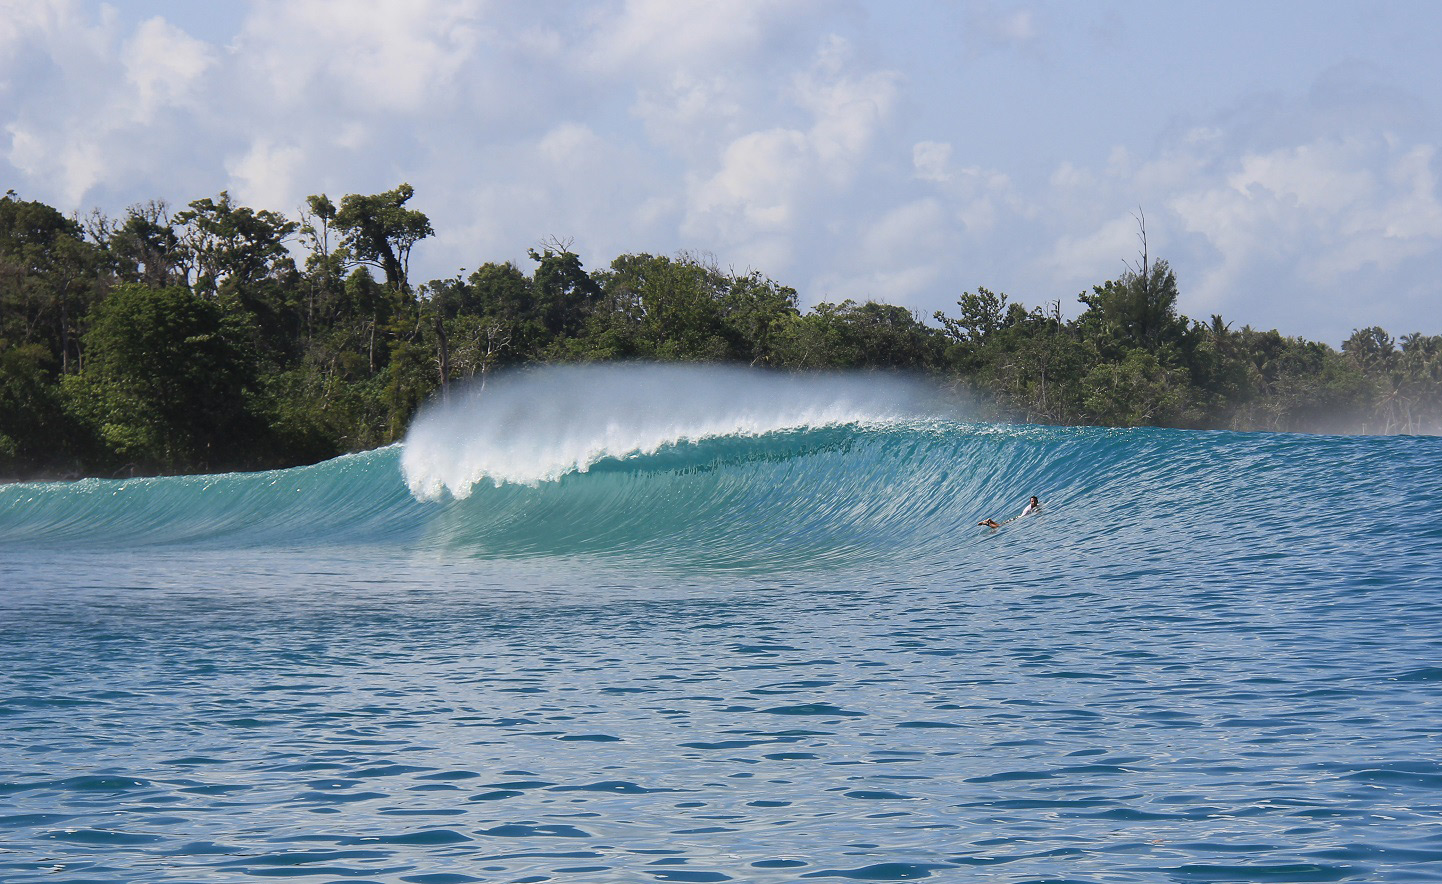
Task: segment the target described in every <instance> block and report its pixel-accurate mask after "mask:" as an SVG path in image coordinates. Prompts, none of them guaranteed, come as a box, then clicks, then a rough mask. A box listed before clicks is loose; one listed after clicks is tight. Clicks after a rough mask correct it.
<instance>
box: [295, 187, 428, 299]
mask: <svg viewBox="0 0 1442 884" xmlns="http://www.w3.org/2000/svg"><path fill="white" fill-rule="evenodd" d="M414 195H415V188H413V187H411V186H410V185H409V184H402V185H400V186H399V187H397V188H395V189H394V190H388V191H386V192H385V193H377V194H371V195H362V194H356V193H351V194H347V195H346V196H344V197H342V198H341V201H340V208H339V209H337V210H336V212H335V216H334V218H333V219H331V223H333V225H334V227H335V229H336V230H337V231H339V232H340V234H341V235H342V237H343V238H342V240H341V243H342V245H343V246H344V247H345V248H346V249H348V250H349V252H350V254H351V255H352V256H353V257H354V259H355V260H356V261H359V262H361V263H363V264H369V265H371V266H373V267H377V268H379V269H380V270H381V271H382V272H383V273H385V275H386V285H388V286H390V287H391V288H393V289H396V290H398V291H402V292H406V293H409V292H410V282H409V279H408V277H409V275H410V256H411V249H412V248H413V247H414V246H415V244H416V243H418V242H420V241H421V240H423V239H425V238H426V237H429V236H434V235H435V230H434V229H432V227H431V220H430V219H429V218H427V217H426V215H425V213H423V212H419V211H417V210H415V209H408V208H406V203H408V202H410V199H411V197H413V196H414ZM326 203H329V200H328V199H327V198H326V197H325V195H324V194H322V195H320V196H319V197H312V198H311V206H312V209H313V210H315V209H316V207H317V206H318V205H321V206H323V205H324V204H326ZM317 211H318V210H317Z"/></svg>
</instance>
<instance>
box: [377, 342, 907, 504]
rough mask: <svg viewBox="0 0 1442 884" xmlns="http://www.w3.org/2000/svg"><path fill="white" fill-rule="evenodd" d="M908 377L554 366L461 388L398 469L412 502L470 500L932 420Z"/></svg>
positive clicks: (421, 428)
mask: <svg viewBox="0 0 1442 884" xmlns="http://www.w3.org/2000/svg"><path fill="white" fill-rule="evenodd" d="M932 394H933V390H932V389H931V388H930V387H928V386H927V385H925V384H923V383H921V382H919V381H915V380H911V379H908V378H904V377H897V376H884V375H860V374H855V375H844V374H813V375H786V374H776V373H772V372H767V371H761V370H756V369H744V368H738V367H722V366H709V365H704V366H703V365H644V364H632V365H614V364H612V365H586V366H550V367H545V368H540V369H534V370H529V371H516V372H511V373H507V374H503V375H500V376H498V377H494V378H491V379H490V380H489V381H487V382H485V383H471V384H469V385H467V386H464V387H460V388H457V389H453V390H452V391H451V394H450V396H448V397H447V398H445V399H443V400H436V401H433V402H432V403H431V404H430V405H428V406H427V407H426V408H424V409H422V411H421V412H420V414H419V415H417V417H416V420H415V422H414V423H413V424H412V425H411V429H410V431H409V433H407V435H406V440H405V450H404V452H403V454H402V455H401V466H402V469H403V471H404V473H405V477H406V483H407V484H408V485H409V486H410V489H411V492H412V493H413V494H414V495H416V497H418V498H420V499H423V500H433V499H437V498H439V497H441V496H442V495H443V494H444V493H446V492H449V493H450V494H451V495H452V496H453V497H456V498H465V497H468V496H469V495H470V494H471V491H472V489H473V488H474V487H475V486H476V485H477V484H478V483H481V482H485V481H489V482H491V483H494V484H496V485H502V484H518V485H536V484H538V483H541V482H550V481H555V480H557V479H559V478H561V477H562V476H564V475H567V474H569V473H583V472H586V471H588V470H590V469H591V468H592V467H594V466H595V465H596V464H598V463H600V462H601V461H604V460H624V459H627V458H634V457H641V456H646V455H651V454H655V453H656V452H658V451H660V450H661V449H663V448H666V447H667V446H674V445H677V444H684V443H692V442H698V441H703V440H707V439H715V438H720V437H755V436H762V435H766V434H768V433H776V432H782V431H787V430H805V429H820V428H824V427H835V426H845V425H853V426H861V425H879V424H887V423H895V422H898V421H905V420H910V419H916V418H919V417H924V416H926V415H928V414H929V413H931V410H932V409H933V408H934V401H933V399H932Z"/></svg>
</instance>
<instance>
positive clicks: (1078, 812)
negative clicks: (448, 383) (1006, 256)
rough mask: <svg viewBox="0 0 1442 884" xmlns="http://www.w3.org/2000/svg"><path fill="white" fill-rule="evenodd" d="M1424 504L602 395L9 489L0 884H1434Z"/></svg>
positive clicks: (5, 500)
mask: <svg viewBox="0 0 1442 884" xmlns="http://www.w3.org/2000/svg"><path fill="white" fill-rule="evenodd" d="M1031 494H1037V495H1039V496H1040V497H1041V499H1042V501H1043V503H1044V509H1043V511H1042V513H1041V514H1039V515H1036V516H1029V517H1027V518H1024V519H1020V520H1017V521H1014V522H1011V523H1009V524H1007V525H1005V526H1004V527H1003V528H1002V529H1000V530H998V531H989V530H987V529H984V528H978V527H975V523H976V522H977V520H978V519H981V518H985V517H988V516H995V517H997V518H998V519H1001V518H1007V517H1010V516H1015V515H1016V514H1017V513H1018V512H1019V511H1020V510H1021V508H1022V506H1023V505H1024V504H1025V502H1026V499H1027V497H1028V496H1029V495H1031ZM1439 506H1442V439H1438V438H1425V437H1347V436H1301V435H1286V434H1239V433H1223V432H1205V433H1204V432H1190V431H1178V430H1157V429H1138V430H1115V429H1096V428H1058V427H1038V426H1013V425H998V424H984V423H976V422H972V421H969V420H967V419H966V416H965V413H964V410H963V411H958V410H957V409H955V408H939V407H937V406H936V405H935V403H934V402H933V401H932V400H931V398H930V394H929V393H927V392H926V391H924V390H922V389H921V388H919V387H915V386H913V385H911V384H908V383H906V382H903V381H899V380H884V379H879V378H869V379H868V378H864V377H861V378H835V377H831V378H824V377H817V378H801V379H797V378H784V377H776V376H770V375H758V374H754V373H750V372H744V371H740V370H722V369H716V368H690V369H687V368H669V369H666V368H646V367H635V366H631V367H605V368H589V369H585V368H573V369H555V370H550V371H541V372H534V373H529V374H526V373H522V374H514V375H508V376H501V377H500V378H493V379H492V380H491V383H490V385H489V389H487V390H485V391H479V390H477V389H475V388H473V389H472V390H471V391H470V392H468V393H461V392H458V393H457V394H456V395H455V396H453V397H452V398H451V400H450V401H449V402H446V403H443V404H438V405H436V406H433V407H431V408H429V409H428V410H426V411H424V412H423V413H422V415H421V416H420V417H418V419H417V421H416V423H415V425H414V426H413V427H412V430H411V433H410V435H409V437H408V438H407V440H406V442H405V443H404V445H398V446H393V447H391V448H387V449H382V450H379V451H372V452H368V453H364V454H357V455H351V456H347V457H342V458H338V459H336V460H333V461H329V462H326V463H322V464H317V465H315V466H309V467H303V468H298V469H292V470H283V471H277V472H268V473H254V474H231V475H218V476H192V477H174V478H156V479H130V480H117V481H106V480H93V479H89V480H84V481H79V482H72V483H36V484H20V485H10V486H3V487H0V881H4V882H7V884H21V882H47V884H55V882H159V881H179V882H191V881H246V880H254V879H258V878H270V879H277V878H278V879H290V880H303V881H315V882H330V881H336V882H364V881H378V882H381V881H383V882H414V884H463V882H473V881H486V882H541V881H555V882H648V881H656V882H715V881H739V882H791V881H803V880H818V881H838V882H845V881H848V880H861V881H901V880H914V879H923V878H931V879H935V880H939V881H987V882H1014V884H1021V882H1097V884H1101V882H1180V884H1194V882H1254V881H1285V882H1300V881H1366V882H1374V881H1398V882H1411V881H1427V880H1442V513H1439Z"/></svg>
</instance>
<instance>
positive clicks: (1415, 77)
mask: <svg viewBox="0 0 1442 884" xmlns="http://www.w3.org/2000/svg"><path fill="white" fill-rule="evenodd" d="M1439 34H1442V4H1435V3H1430V2H1392V3H1351V2H1305V3H1304V2H1279V0H1273V2H1262V3H1257V2H1252V3H1241V2H1210V3H1204V4H1202V3H1196V4H1177V3H1156V2H1149V3H1143V2H1100V0H1099V2H1090V3H1081V2H1001V0H990V2H927V0H915V2H905V3H881V2H865V0H838V2H819V0H795V2H783V0H767V2H753V0H729V2H715V0H712V2H686V0H606V2H591V3H574V2H530V3H517V2H506V0H491V2H485V0H448V2H441V0H284V2H281V0H252V2H234V3H197V2H190V0H170V2H115V3H99V2H82V0H0V186H4V187H8V188H13V189H14V190H16V191H17V192H18V193H19V194H21V195H22V196H24V197H26V198H32V199H40V200H44V201H46V202H49V203H50V204H52V205H55V206H57V207H59V208H61V209H63V210H65V211H67V212H70V211H76V212H81V213H84V212H86V211H88V210H90V209H92V208H100V209H102V210H104V211H106V212H109V213H112V214H114V213H118V212H121V211H123V210H124V208H125V207H126V206H127V205H130V204H133V203H135V202H139V201H143V200H148V199H152V198H162V199H165V200H166V201H168V202H169V203H170V204H171V205H172V206H176V207H180V206H183V204H184V203H185V202H187V201H189V200H192V199H197V198H200V197H203V196H213V195H214V194H216V193H217V192H219V191H220V190H222V189H226V190H229V191H230V192H231V194H232V195H233V196H234V197H236V198H237V199H240V200H242V201H244V202H246V203H248V204H250V205H253V206H256V207H257V208H270V209H275V210H278V211H283V212H286V213H287V214H290V215H292V216H295V215H296V214H297V210H298V208H299V207H300V205H301V204H302V202H303V200H304V197H305V196H306V195H307V194H310V193H316V192H327V193H330V194H331V195H333V196H339V195H341V194H344V193H348V192H367V193H369V192H376V191H380V190H385V189H389V188H390V187H393V186H395V185H396V184H397V183H399V182H401V181H408V182H410V183H411V184H413V185H414V186H415V187H416V197H415V199H414V201H413V205H414V206H416V207H417V208H420V209H422V210H423V211H425V212H427V213H428V214H429V215H430V216H431V218H432V221H433V222H434V224H435V227H436V230H437V233H438V236H437V237H436V238H435V239H434V240H430V241H427V242H425V243H423V244H421V245H420V246H418V247H417V249H416V253H415V255H414V258H413V268H412V273H413V276H416V277H419V278H421V279H427V278H433V277H439V276H448V275H451V274H453V273H455V272H457V271H459V270H462V269H466V270H468V269H472V268H474V267H476V266H477V265H479V264H480V263H482V262H484V261H488V260H512V261H515V262H516V263H517V264H519V265H521V266H523V267H528V266H529V263H528V261H527V260H526V257H525V255H526V249H527V248H528V247H530V246H534V245H536V244H538V243H540V242H541V241H543V240H545V239H547V238H548V237H559V238H561V239H569V240H572V241H574V244H575V248H576V250H577V251H578V252H580V253H581V255H582V257H583V258H584V259H585V260H586V262H587V263H588V265H590V266H593V267H594V266H600V265H603V264H605V263H607V262H609V261H610V260H611V258H613V257H615V256H616V255H617V254H620V253H622V252H630V251H649V252H655V253H662V254H672V253H676V252H678V251H690V252H699V253H706V254H709V255H711V256H714V258H715V259H716V261H717V262H718V263H720V264H721V265H722V266H723V267H732V268H735V269H737V270H743V269H748V268H754V269H758V270H761V271H762V272H764V273H767V274H768V275H770V276H772V277H774V278H776V279H778V280H780V281H782V282H784V283H787V284H790V285H793V286H795V287H796V288H797V289H798V290H799V291H800V292H801V295H802V299H803V301H805V302H806V303H808V304H809V303H814V302H815V301H817V300H821V299H827V300H839V299H842V298H848V297H849V298H856V299H865V298H875V299H878V300H884V301H889V302H891V303H899V304H904V305H906V306H908V307H911V308H913V309H915V310H917V311H918V312H919V313H921V314H922V315H924V316H929V315H930V314H931V312H932V311H933V310H938V309H942V310H946V309H950V308H953V307H954V305H955V301H956V298H957V296H958V295H959V294H960V293H961V292H962V291H965V290H974V289H975V288H976V287H977V286H986V287H988V288H991V289H993V290H997V291H1004V292H1006V293H1007V294H1009V295H1010V296H1011V297H1012V298H1013V299H1015V300H1020V301H1023V302H1025V303H1027V304H1030V305H1038V304H1049V303H1050V302H1053V301H1060V302H1061V303H1062V307H1063V310H1064V311H1067V312H1068V313H1075V311H1076V307H1077V305H1076V300H1075V299H1076V295H1077V293H1078V292H1081V291H1084V290H1087V289H1088V288H1089V287H1090V286H1091V285H1092V284H1094V283H1098V282H1101V281H1103V280H1105V279H1108V278H1112V277H1115V276H1117V275H1118V274H1120V273H1121V272H1122V271H1123V270H1124V269H1125V262H1127V261H1130V260H1134V259H1135V254H1136V247H1137V240H1136V220H1135V215H1136V214H1137V213H1138V210H1139V209H1140V210H1141V211H1143V212H1144V213H1145V216H1146V219H1147V230H1148V234H1149V240H1150V247H1151V252H1152V255H1153V256H1154V257H1164V258H1166V259H1168V260H1169V261H1170V262H1171V264H1172V266H1173V267H1174V269H1175V270H1176V271H1177V275H1178V280H1179V283H1180V286H1181V291H1182V302H1181V305H1180V306H1181V309H1182V310H1183V312H1185V313H1187V314H1188V315H1190V316H1192V317H1194V318H1198V319H1206V318H1207V317H1209V316H1210V315H1211V314H1212V313H1221V314H1222V315H1223V317H1224V318H1226V319H1227V320H1229V321H1231V322H1232V323H1233V324H1234V325H1236V326H1240V325H1242V324H1251V325H1254V326H1259V327H1264V328H1272V327H1276V328H1279V329H1281V330H1282V331H1283V332H1286V333H1289V334H1298V335H1304V336H1306V337H1309V338H1312V339H1317V340H1324V341H1328V342H1330V343H1332V344H1337V343H1340V342H1341V341H1342V340H1343V339H1344V338H1346V337H1347V336H1348V335H1349V334H1350V333H1351V331H1352V330H1353V329H1354V328H1359V327H1362V326H1366V325H1372V324H1380V325H1382V326H1384V327H1385V328H1387V329H1389V330H1390V331H1392V332H1393V333H1395V334H1403V333H1406V332H1411V331H1424V332H1428V333H1439V332H1442V309H1439V308H1442V285H1439V282H1438V281H1439V280H1442V193H1439V188H1438V184H1437V179H1438V175H1439V172H1442V159H1439V157H1438V154H1437V146H1438V144H1439V143H1442V108H1439V99H1442V94H1439V93H1442V86H1439V85H1438V84H1442V62H1439V61H1438V54H1437V53H1436V51H1435V43H1436V39H1437V35H1439Z"/></svg>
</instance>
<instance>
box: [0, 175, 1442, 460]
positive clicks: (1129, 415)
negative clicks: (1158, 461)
mask: <svg viewBox="0 0 1442 884" xmlns="http://www.w3.org/2000/svg"><path fill="white" fill-rule="evenodd" d="M412 196H413V191H412V189H411V188H410V186H409V185H404V184H403V185H401V186H399V187H397V188H396V189H395V190H391V191H387V192H386V193H381V194H373V195H359V194H350V195H347V196H345V197H344V198H342V199H341V200H340V201H339V203H336V202H333V201H332V200H331V199H330V198H329V197H327V196H325V195H323V194H322V195H316V196H312V197H310V198H309V199H308V200H307V206H306V209H305V210H303V211H302V213H301V216H300V218H299V220H291V219H289V218H287V217H285V216H283V215H281V214H278V213H275V212H271V211H263V210H262V211H257V210H254V209H251V208H249V207H246V206H240V205H236V204H235V203H234V202H233V201H232V200H231V198H230V197H229V195H228V194H226V193H221V194H219V196H218V197H216V198H213V199H212V198H207V199H200V200H196V201H194V202H192V203H190V204H189V205H188V206H187V207H186V208H185V209H184V210H183V211H178V212H174V213H172V212H171V211H170V210H169V209H168V208H167V207H166V206H165V205H164V204H163V203H159V202H152V203H149V204H145V205H141V206H135V207H132V208H131V209H130V210H128V211H127V212H126V214H125V216H124V217H123V218H115V219H112V218H106V217H104V216H102V215H100V214H98V213H93V214H92V215H91V216H89V217H88V218H85V219H77V218H67V217H66V216H64V215H63V214H61V213H60V212H58V211H57V210H55V209H54V208H52V207H50V206H47V205H45V204H43V203H39V202H33V201H25V200H22V199H20V198H19V197H18V196H16V195H15V194H14V193H13V192H11V193H9V194H7V195H6V196H5V197H4V198H3V199H0V476H3V477H9V478H16V477H21V476H35V475H56V476H78V475H125V474H135V473H151V472H189V471H210V470H221V469H256V468H266V467H276V466H288V465H294V464H299V463H306V462H311V461H316V460H321V459H324V458H327V457H332V456H335V455H337V454H341V453H344V452H346V451H355V450H360V449H365V448H371V447H375V446H378V445H383V444H386V443H388V442H391V441H394V440H395V439H397V438H399V437H400V436H401V435H402V434H403V433H404V431H405V427H406V426H407V424H408V422H409V420H410V417H411V415H412V414H413V413H414V411H415V409H416V408H417V407H418V406H419V405H420V403H422V402H423V401H425V399H426V398H427V397H429V396H430V395H431V394H432V393H434V392H436V391H437V390H438V389H440V388H442V387H444V386H446V385H448V384H450V383H453V382H455V381H457V380H459V379H462V378H465V377H469V376H472V375H475V374H484V373H486V372H489V371H493V370H495V369H497V368H501V367H504V366H510V365H517V364H525V363H536V362H560V361H568V362H576V361H581V362H584V361H599V360H659V361H710V362H739V363H745V364H750V365H758V366H767V367H771V368H775V369H782V370H788V369H789V370H814V369H828V368H848V369H884V370H909V371H919V372H926V373H929V374H931V375H934V376H936V377H939V378H941V379H943V380H944V381H945V382H946V383H948V384H951V385H953V386H955V387H957V388H961V389H965V390H968V391H970V392H972V393H975V394H978V396H979V399H980V400H981V401H983V402H986V403H990V405H989V407H990V409H991V411H992V413H991V415H990V416H992V417H997V418H1011V419H1021V420H1029V421H1036V422H1043V423H1057V424H1103V425H1113V426H1139V425H1155V426H1175V427H1191V428H1218V429H1239V430H1295V431H1323V432H1326V431H1333V432H1377V433H1424V432H1431V433H1435V432H1442V335H1432V336H1428V335H1423V334H1420V333H1414V334H1408V335H1406V336H1404V337H1403V338H1401V339H1400V341H1399V340H1394V339H1393V338H1392V337H1391V336H1390V335H1389V334H1388V333H1387V332H1385V331H1383V330H1382V329H1380V328H1366V329H1361V330H1358V331H1356V332H1355V333H1354V334H1353V335H1352V337H1351V338H1349V339H1348V340H1347V341H1346V343H1344V344H1343V346H1342V350H1341V351H1340V352H1339V351H1337V350H1334V349H1333V348H1331V347H1329V346H1327V345H1326V344H1322V343H1318V342H1313V341H1306V340H1303V339H1301V338H1294V337H1287V336H1284V335H1282V334H1281V333H1279V332H1277V331H1258V330H1256V329H1253V328H1251V327H1244V328H1242V329H1239V330H1234V329H1232V328H1231V327H1230V325H1229V324H1227V323H1226V322H1224V321H1223V319H1222V318H1221V317H1220V316H1213V317H1211V320H1210V321H1209V322H1206V323H1203V322H1195V321H1192V320H1190V319H1188V318H1187V317H1185V316H1182V315H1180V314H1179V313H1178V312H1177V310H1176V302H1177V296H1178V289H1177V280H1176V276H1175V274H1174V273H1173V272H1172V270H1171V268H1170V267H1169V266H1168V265H1167V263H1166V262H1165V261H1163V260H1157V261H1153V260H1151V259H1150V257H1149V256H1148V255H1147V253H1146V249H1145V236H1144V235H1143V240H1142V241H1143V250H1142V255H1141V257H1140V260H1139V261H1138V262H1137V264H1136V265H1135V266H1134V267H1131V268H1130V269H1129V270H1128V271H1127V272H1126V273H1124V274H1122V276H1121V277H1120V278H1118V279H1115V280H1109V281H1106V282H1104V283H1101V284H1099V285H1097V286H1095V287H1093V288H1092V290H1091V291H1090V292H1085V293H1082V294H1081V295H1080V296H1079V300H1080V303H1081V304H1082V306H1083V307H1084V308H1085V309H1084V310H1083V311H1082V312H1081V314H1080V315H1079V316H1077V317H1076V318H1075V319H1071V320H1067V319H1064V318H1063V316H1062V311H1061V303H1060V301H1056V302H1053V303H1052V304H1051V305H1050V306H1049V307H1048V308H1040V307H1032V308H1028V307H1026V306H1024V305H1022V304H1020V303H1016V302H1013V301H1011V300H1010V299H1009V298H1008V297H1007V296H1006V295H1004V294H1000V293H996V292H992V291H990V290H988V289H986V288H979V289H977V290H976V291H975V292H964V293H962V294H961V295H960V296H959V298H958V300H957V305H956V308H957V309H956V313H955V314H954V315H953V314H950V313H947V312H937V313H936V314H935V315H934V316H933V317H931V318H932V319H933V320H934V322H933V323H931V324H928V323H927V322H924V321H923V319H922V318H921V317H918V316H917V315H916V314H915V313H913V312H912V311H910V310H907V309H906V308H903V307H898V306H894V305H890V304H885V303H880V302H876V301H867V302H865V303H857V302H854V301H849V300H848V301H843V302H841V303H825V302H823V303H820V304H817V305H816V306H815V307H814V308H813V309H811V310H810V311H803V310H802V309H800V307H799V299H798V296H797V292H796V291H795V289H792V288H790V287H787V286H784V285H782V284H780V283H778V282H776V281H774V280H772V279H769V278H768V277H766V276H764V275H763V274H761V273H760V272H757V271H747V272H745V273H736V272H733V271H723V270H721V269H720V268H719V267H717V266H716V265H715V264H714V263H713V262H711V261H708V260H706V259H704V258H701V257H698V256H695V255H686V254H683V255H679V256H675V257H666V256H658V255H651V254H644V253H638V254H626V255H621V256H619V257H617V258H616V259H615V260H613V261H612V262H611V263H610V265H609V266H608V267H606V268H602V269H598V270H587V269H586V268H585V267H584V266H583V265H582V262H581V260H580V258H579V257H578V256H577V255H576V253H575V252H573V251H572V250H571V248H570V243H569V242H562V241H557V240H552V241H549V242H547V243H544V244H542V245H541V246H538V248H537V249H535V250H532V251H531V252H530V260H531V262H532V263H533V264H534V266H533V267H531V268H530V269H529V272H527V271H526V270H524V269H523V268H520V267H517V266H515V265H513V264H511V263H509V262H505V263H485V264H483V265H481V266H480V267H479V268H478V269H477V270H475V271H474V272H472V273H470V274H467V275H465V276H464V277H463V276H461V275H459V274H458V275H457V276H455V277H453V278H450V279H442V280H433V281H430V282H427V283H425V284H422V285H415V286H413V285H412V282H411V280H410V278H409V272H410V271H409V267H410V254H411V251H412V249H413V247H414V246H415V245H416V244H417V243H419V242H421V241H423V240H424V239H426V238H427V237H429V236H432V235H433V233H434V231H433V230H432V228H431V224H430V221H429V219H428V218H427V217H426V216H425V215H424V214H423V213H422V212H420V211H417V210H415V209H413V208H410V207H409V206H408V203H409V201H410V199H411V197H412ZM1144 233H1145V231H1143V234H1144ZM293 246H298V249H296V250H295V252H294V253H293V248H292V247H293ZM295 253H298V254H301V255H303V259H302V263H300V264H297V261H296V258H295V256H294V254H295Z"/></svg>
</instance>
